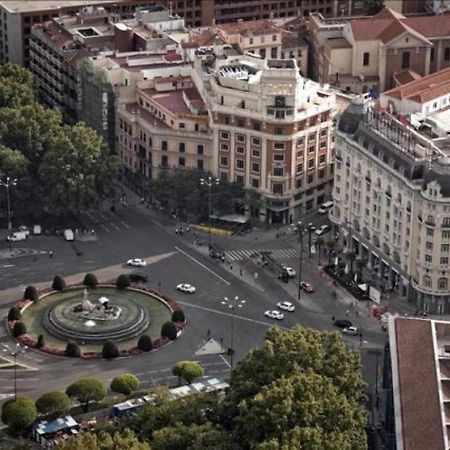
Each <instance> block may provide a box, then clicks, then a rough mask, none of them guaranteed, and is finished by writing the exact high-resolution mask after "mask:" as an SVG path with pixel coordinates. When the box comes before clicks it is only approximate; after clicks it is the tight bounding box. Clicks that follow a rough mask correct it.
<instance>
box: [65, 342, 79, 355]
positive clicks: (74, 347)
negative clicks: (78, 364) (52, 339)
mask: <svg viewBox="0 0 450 450" xmlns="http://www.w3.org/2000/svg"><path fill="white" fill-rule="evenodd" d="M64 356H67V357H69V358H79V357H80V356H81V350H80V346H79V345H78V344H77V343H76V342H74V341H71V342H68V343H67V345H66V349H65V350H64Z"/></svg>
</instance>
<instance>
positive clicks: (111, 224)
mask: <svg viewBox="0 0 450 450" xmlns="http://www.w3.org/2000/svg"><path fill="white" fill-rule="evenodd" d="M108 224H109V225H110V226H112V227H113V228H114V229H115V230H117V231H118V230H120V227H118V226H117V225H116V224H115V223H114V222H111V221H108Z"/></svg>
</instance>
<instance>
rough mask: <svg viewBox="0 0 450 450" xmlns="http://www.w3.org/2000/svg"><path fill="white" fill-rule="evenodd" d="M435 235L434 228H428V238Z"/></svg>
mask: <svg viewBox="0 0 450 450" xmlns="http://www.w3.org/2000/svg"><path fill="white" fill-rule="evenodd" d="M433 235H434V230H433V228H427V236H433Z"/></svg>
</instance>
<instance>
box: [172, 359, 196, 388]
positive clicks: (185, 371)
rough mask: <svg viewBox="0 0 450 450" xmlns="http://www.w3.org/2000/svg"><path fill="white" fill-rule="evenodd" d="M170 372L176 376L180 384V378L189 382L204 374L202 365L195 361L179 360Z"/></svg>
mask: <svg viewBox="0 0 450 450" xmlns="http://www.w3.org/2000/svg"><path fill="white" fill-rule="evenodd" d="M172 373H173V375H175V376H176V377H178V384H181V383H180V382H181V379H184V380H185V381H186V383H188V384H191V383H192V382H193V381H194V380H195V379H196V378H200V377H202V376H203V375H204V370H203V367H202V366H201V365H200V364H199V363H197V362H195V361H179V362H177V363H176V364H175V365H174V366H173V368H172Z"/></svg>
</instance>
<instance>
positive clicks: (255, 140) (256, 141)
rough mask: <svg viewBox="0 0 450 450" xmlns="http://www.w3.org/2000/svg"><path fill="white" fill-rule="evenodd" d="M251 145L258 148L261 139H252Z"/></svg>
mask: <svg viewBox="0 0 450 450" xmlns="http://www.w3.org/2000/svg"><path fill="white" fill-rule="evenodd" d="M252 145H257V146H258V147H259V146H260V145H261V139H260V138H257V137H252Z"/></svg>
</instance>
